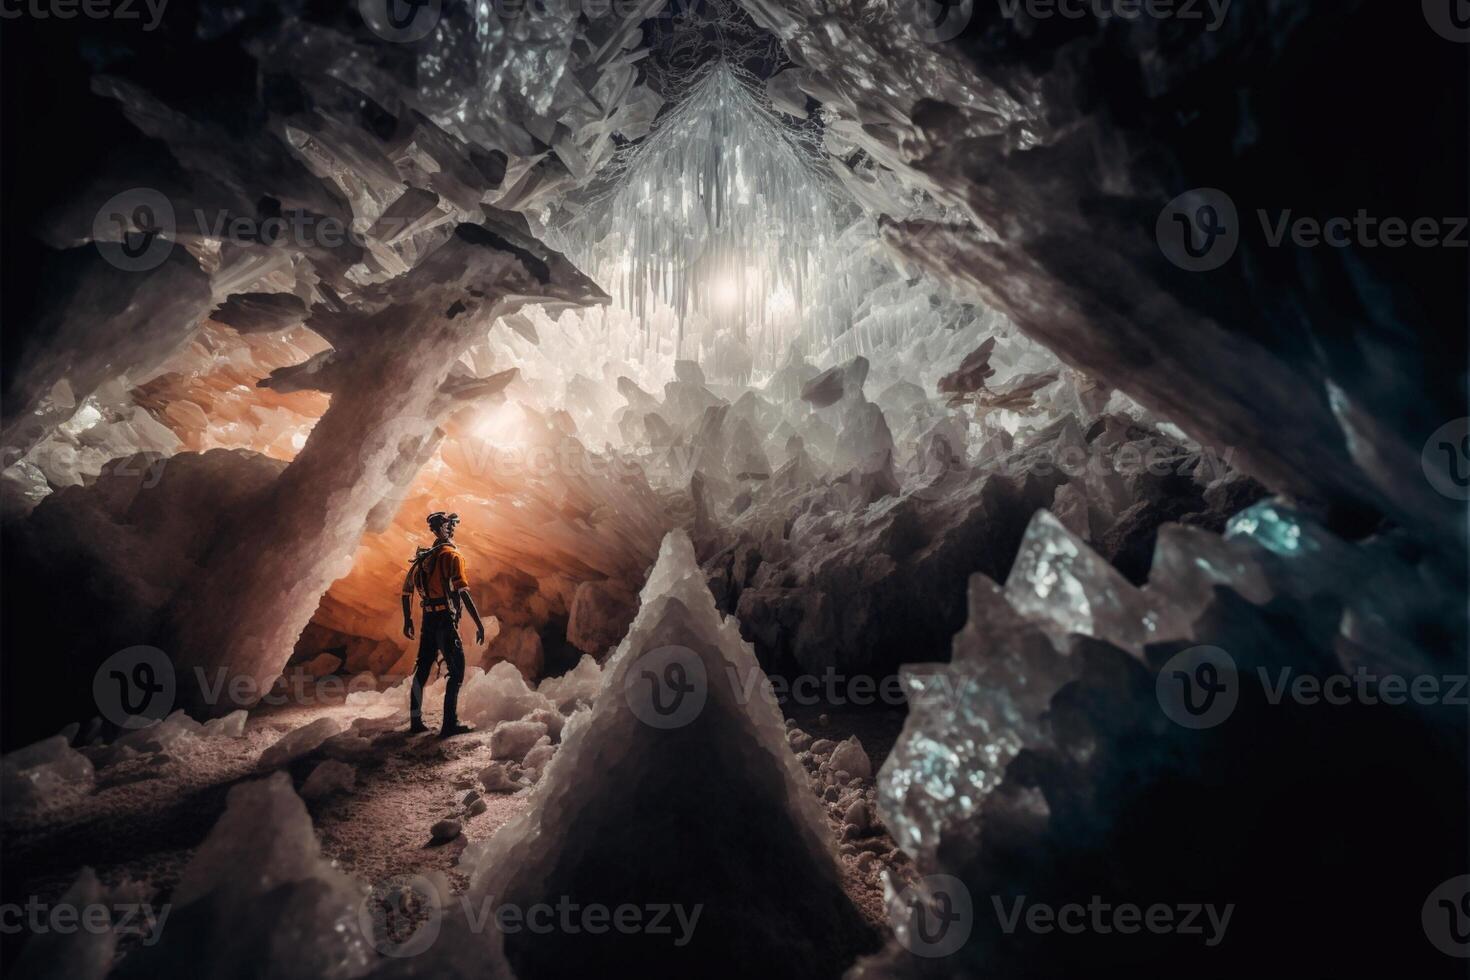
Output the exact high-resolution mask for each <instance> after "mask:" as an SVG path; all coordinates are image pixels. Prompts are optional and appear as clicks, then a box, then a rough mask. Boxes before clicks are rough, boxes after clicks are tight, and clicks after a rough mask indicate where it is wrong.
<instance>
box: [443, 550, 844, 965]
mask: <svg viewBox="0 0 1470 980" xmlns="http://www.w3.org/2000/svg"><path fill="white" fill-rule="evenodd" d="M659 678H666V679H669V680H670V687H669V688H668V689H664V690H660V689H658V685H659V684H660V683H662V682H661V681H660V680H659ZM670 697H672V698H673V699H674V700H673V701H669V700H668V698H670ZM663 712H666V713H663ZM564 739H565V741H564V744H563V746H562V748H561V750H560V751H559V752H558V753H557V755H556V758H555V759H554V761H553V762H552V763H551V765H550V767H549V768H548V769H547V770H546V772H545V775H544V776H543V778H542V781H541V783H540V784H539V785H538V787H537V789H536V791H535V793H534V794H533V796H532V798H531V804H530V806H529V807H528V809H527V810H526V811H525V812H524V813H522V814H521V815H519V816H517V817H516V818H515V819H514V820H513V821H512V822H511V823H510V824H507V825H506V826H505V827H504V828H503V829H502V830H501V831H500V832H499V833H498V834H497V835H496V836H495V837H494V838H493V839H492V840H491V841H490V842H489V844H488V846H486V847H485V848H484V850H483V853H482V854H479V855H477V857H476V864H477V867H476V869H475V871H474V877H473V880H472V884H471V888H470V894H471V897H472V898H480V897H484V896H494V898H495V900H496V902H497V903H502V902H503V903H513V904H515V905H517V906H520V907H522V908H529V907H531V906H532V905H534V904H536V903H540V902H546V903H550V904H553V905H555V904H556V902H557V901H558V899H559V898H560V899H561V900H562V901H571V902H573V903H577V904H578V905H580V906H584V907H585V906H587V905H589V904H591V903H602V904H605V905H606V906H607V907H608V908H616V907H618V906H620V905H623V904H633V905H640V904H641V905H643V906H645V907H646V906H647V905H650V904H653V903H663V904H665V905H670V904H676V905H680V906H682V907H683V909H684V911H685V913H686V914H687V915H694V914H697V915H698V921H697V924H696V925H695V926H694V928H693V929H692V931H691V932H690V934H689V937H688V940H687V942H685V943H683V944H682V945H680V944H678V943H676V942H675V941H674V940H675V938H678V937H677V936H676V935H657V934H650V933H648V932H646V931H644V932H630V931H628V930H617V929H614V930H610V931H609V932H608V933H606V934H604V935H589V934H588V933H587V932H585V931H579V932H576V933H572V932H563V931H561V930H559V929H554V930H553V931H552V932H551V933H550V934H545V935H537V934H533V933H531V932H518V933H515V934H508V935H506V936H505V937H504V950H505V955H506V957H507V959H508V960H509V961H510V963H511V965H512V966H513V967H514V969H515V971H516V975H517V976H519V977H521V978H523V980H532V978H536V977H545V976H565V975H566V974H567V973H568V972H581V971H583V970H587V971H596V972H612V973H617V974H626V975H632V974H633V973H637V972H649V973H654V974H658V975H668V976H672V975H676V974H683V973H686V972H688V973H698V974H705V973H707V972H709V971H710V970H711V969H713V970H715V971H716V972H719V967H718V966H717V964H728V963H735V962H738V963H740V964H741V970H742V972H745V971H755V972H758V973H761V974H763V975H771V976H789V977H799V976H807V977H811V976H836V975H838V974H839V973H840V971H841V970H842V968H843V966H844V965H845V964H846V963H847V962H848V961H849V960H850V958H851V957H852V955H853V954H854V953H856V952H858V951H859V950H860V949H862V948H863V947H865V946H868V945H869V944H870V943H871V941H872V937H871V935H870V934H869V933H868V932H867V929H866V927H865V926H863V924H862V923H861V920H860V919H859V917H858V915H857V913H856V911H855V910H854V909H853V907H852V905H851V903H850V901H849V899H848V898H847V896H846V895H845V894H844V893H843V890H842V885H841V883H840V880H839V878H838V872H837V868H836V864H835V856H834V853H833V850H832V846H833V845H832V842H831V839H830V837H829V836H828V831H827V828H826V825H825V821H824V818H823V816H822V813H821V810H820V808H819V806H818V804H817V800H816V798H815V797H814V796H813V794H812V792H811V790H810V788H809V787H808V785H807V779H806V776H805V774H804V773H803V771H802V769H801V767H800V765H799V764H798V763H797V761H796V757H795V756H794V755H793V754H792V752H791V750H790V748H789V747H788V746H787V744H786V738H785V728H784V723H783V721H782V717H781V713H780V711H779V709H778V708H777V706H776V702H775V698H774V696H773V694H772V692H771V689H770V686H769V684H768V683H767V682H766V679H765V674H764V673H763V672H762V671H761V669H760V666H759V664H758V663H757V662H756V660H755V656H754V654H753V651H752V650H751V647H750V645H749V644H748V643H745V642H744V641H742V640H741V639H740V633H739V628H738V624H736V623H735V621H734V620H732V619H728V618H725V617H722V616H721V615H720V614H719V613H718V611H717V610H716V609H715V605H714V600H713V598H712V597H711V595H710V592H709V589H708V588H707V586H706V585H705V581H704V575H703V573H702V572H701V571H700V568H699V566H698V564H697V563H696V562H695V558H694V549H693V545H692V544H691V542H690V540H689V538H688V536H687V535H685V534H684V533H683V532H679V531H676V532H673V533H671V534H669V535H668V537H666V538H665V539H664V542H663V546H662V548H661V549H660V552H659V560H658V563H657V565H655V567H654V570H653V572H652V573H651V574H650V576H649V579H648V583H647V584H646V585H645V587H644V589H643V594H642V606H641V608H640V610H639V612H638V616H637V618H636V619H635V620H634V622H633V625H632V627H631V628H630V629H629V631H628V635H627V637H626V638H625V639H624V640H623V642H622V643H621V644H620V645H619V647H618V649H617V651H616V652H615V653H614V654H613V657H612V659H611V660H610V661H609V664H608V669H607V671H606V673H605V679H604V682H603V686H602V690H601V693H600V694H599V696H598V698H597V700H596V702H595V703H594V705H593V707H592V710H591V713H590V716H589V717H587V718H586V719H585V720H584V721H582V722H580V723H578V724H569V725H568V726H567V729H566V731H565V732H564ZM753 855H760V858H759V860H752V856H753ZM696 909H698V910H699V911H698V912H697V913H696V912H695V910H696ZM798 923H799V924H800V928H794V924H798ZM675 932H676V933H677V932H678V930H677V929H676V930H675Z"/></svg>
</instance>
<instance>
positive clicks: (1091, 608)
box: [1005, 510, 1160, 656]
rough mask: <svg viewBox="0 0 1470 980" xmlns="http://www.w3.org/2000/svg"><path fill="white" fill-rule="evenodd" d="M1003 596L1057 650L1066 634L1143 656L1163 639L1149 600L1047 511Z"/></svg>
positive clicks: (1031, 529)
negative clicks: (1035, 624) (1147, 648)
mask: <svg viewBox="0 0 1470 980" xmlns="http://www.w3.org/2000/svg"><path fill="white" fill-rule="evenodd" d="M1005 594H1006V598H1007V599H1008V600H1010V603H1011V605H1012V606H1013V607H1015V609H1016V611H1017V612H1020V613H1021V614H1022V615H1024V616H1026V617H1028V618H1030V619H1032V620H1033V621H1035V622H1036V623H1037V624H1038V625H1039V626H1040V627H1041V628H1042V629H1043V630H1044V631H1045V632H1046V633H1047V634H1048V635H1049V636H1050V637H1051V638H1052V640H1053V642H1055V643H1056V644H1057V645H1058V647H1059V648H1063V647H1064V645H1065V643H1066V636H1067V634H1068V633H1082V634H1085V635H1087V636H1092V637H1096V638H1097V639H1099V640H1106V641H1107V642H1109V643H1113V644H1116V645H1117V646H1120V647H1122V648H1123V649H1125V650H1128V651H1129V652H1130V653H1133V654H1135V655H1137V656H1142V655H1143V647H1144V645H1145V644H1148V643H1152V642H1154V641H1155V640H1157V639H1158V638H1159V622H1160V614H1159V613H1158V612H1157V611H1156V610H1155V609H1154V608H1153V606H1152V605H1151V603H1150V602H1149V598H1148V597H1147V596H1145V595H1144V593H1143V592H1142V591H1140V590H1139V589H1138V588H1136V587H1135V586H1134V585H1133V584H1132V583H1131V582H1129V581H1128V580H1127V579H1125V578H1124V577H1123V576H1122V575H1121V574H1120V573H1119V572H1118V570H1117V569H1115V568H1113V566H1111V565H1109V564H1108V563H1107V561H1105V560H1104V559H1103V558H1102V557H1101V556H1100V555H1098V554H1097V553H1096V552H1094V551H1093V550H1092V549H1091V548H1089V547H1088V546H1087V544H1086V543H1085V542H1083V541H1082V539H1080V538H1078V537H1077V536H1076V535H1075V534H1073V533H1072V532H1071V531H1069V530H1067V528H1066V527H1064V526H1063V525H1062V523H1061V521H1059V520H1057V519H1056V517H1055V516H1054V515H1053V514H1052V513H1051V512H1050V511H1048V510H1039V511H1037V512H1036V514H1035V516H1034V517H1032V518H1031V523H1030V524H1029V525H1027V527H1026V534H1025V537H1023V538H1022V540H1021V550H1020V553H1019V554H1018V555H1017V556H1016V562H1015V564H1014V565H1012V566H1011V573H1010V575H1009V577H1007V578H1006V587H1005Z"/></svg>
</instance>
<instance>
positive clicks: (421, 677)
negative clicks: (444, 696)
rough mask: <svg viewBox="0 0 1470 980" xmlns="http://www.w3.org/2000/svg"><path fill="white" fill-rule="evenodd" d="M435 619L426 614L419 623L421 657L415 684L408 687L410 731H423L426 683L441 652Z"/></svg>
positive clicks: (416, 666)
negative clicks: (436, 657)
mask: <svg viewBox="0 0 1470 980" xmlns="http://www.w3.org/2000/svg"><path fill="white" fill-rule="evenodd" d="M433 626H434V624H433V620H432V619H431V618H430V617H429V616H425V617H424V619H423V622H422V623H420V624H419V658H418V661H417V662H416V663H415V664H414V666H413V684H412V686H410V687H409V689H408V718H409V724H408V728H409V731H414V732H422V731H425V730H426V726H425V725H424V685H425V684H427V683H428V682H429V673H430V672H431V671H432V670H433V669H434V658H435V656H437V655H438V653H439V638H438V636H436V635H435V633H436V630H435V629H434V628H433Z"/></svg>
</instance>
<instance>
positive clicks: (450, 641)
mask: <svg viewBox="0 0 1470 980" xmlns="http://www.w3.org/2000/svg"><path fill="white" fill-rule="evenodd" d="M445 634H446V635H445V637H444V642H443V650H444V673H445V676H446V677H447V678H448V680H447V681H446V683H445V685H444V728H443V731H444V732H445V734H453V733H454V731H455V729H459V728H461V727H462V726H461V725H460V724H459V685H460V684H461V683H462V682H463V681H464V645H463V644H461V643H460V641H459V629H458V627H457V626H456V625H455V623H454V619H453V618H452V617H450V618H449V620H448V622H447V623H446V624H445Z"/></svg>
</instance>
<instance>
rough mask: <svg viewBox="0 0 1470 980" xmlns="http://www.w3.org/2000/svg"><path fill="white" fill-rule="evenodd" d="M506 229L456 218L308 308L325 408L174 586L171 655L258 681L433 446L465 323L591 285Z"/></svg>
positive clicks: (267, 679) (280, 662)
mask: <svg viewBox="0 0 1470 980" xmlns="http://www.w3.org/2000/svg"><path fill="white" fill-rule="evenodd" d="M516 240H517V235H516V231H515V230H514V228H513V227H507V226H506V225H505V224H502V223H498V222H497V223H493V224H491V225H487V226H479V225H464V226H460V228H459V229H458V230H457V231H456V232H455V234H454V236H453V237H452V238H451V239H450V240H449V241H448V242H446V243H445V244H444V245H443V246H441V247H440V248H439V249H438V250H437V251H436V252H434V253H433V254H432V255H431V256H430V257H429V258H428V259H426V260H425V261H424V262H423V263H421V264H420V265H419V266H418V267H417V268H416V269H415V270H414V271H413V272H412V273H410V274H409V275H407V276H406V277H404V278H403V279H402V280H392V281H390V282H389V283H388V284H387V285H385V286H383V287H376V288H373V289H369V290H366V291H365V300H366V301H365V303H364V306H365V308H363V309H357V310H344V309H332V308H326V307H320V308H318V309H316V310H315V311H314V312H313V316H312V320H311V321H310V324H311V325H312V327H313V329H316V330H317V331H318V332H320V333H322V334H324V335H325V336H326V337H327V338H328V339H329V340H330V341H332V343H333V344H334V349H333V352H332V353H333V354H334V355H336V356H335V357H334V358H333V360H332V361H331V367H330V369H328V370H326V371H324V372H322V376H321V377H318V378H317V379H316V380H315V381H314V385H315V386H316V387H320V388H324V389H326V390H329V391H331V392H332V394H333V398H332V405H331V408H330V409H328V411H327V413H326V414H325V415H323V416H322V418H321V419H320V420H319V421H318V422H317V424H316V426H315V427H314V428H313V429H312V431H311V436H310V437H309V438H308V439H307V441H306V445H305V446H303V447H302V450H301V452H300V453H299V454H298V455H297V456H296V458H295V459H294V460H292V462H291V464H290V465H289V466H288V467H287V468H286V470H285V471H284V472H283V473H282V474H281V476H280V478H279V479H278V480H277V481H276V483H275V484H274V485H273V486H272V488H271V491H270V493H269V494H268V495H267V497H266V499H265V500H263V501H261V502H260V504H259V506H258V509H256V510H255V511H254V512H253V513H250V514H241V515H238V524H236V525H235V526H234V527H233V528H232V529H227V530H226V531H225V532H224V533H222V534H221V536H220V538H219V539H218V540H217V541H216V542H215V543H214V544H213V546H212V547H211V549H210V551H209V553H208V555H207V556H206V558H205V561H204V563H203V564H204V574H203V576H202V578H201V580H200V581H199V582H198V583H197V585H196V587H195V588H193V589H191V590H189V591H187V592H185V593H183V594H182V595H181V596H180V597H179V598H178V599H177V600H176V603H175V607H174V612H173V613H172V621H173V623H174V625H175V629H176V636H177V647H176V649H177V653H176V654H175V660H176V662H177V663H179V664H181V665H184V666H189V667H193V666H203V667H216V666H225V667H228V668H229V669H230V670H231V671H233V672H235V673H236V674H241V675H244V676H247V677H250V678H253V679H254V681H255V683H256V685H257V690H258V691H260V692H262V693H263V692H264V691H266V690H268V689H269V686H270V683H271V681H272V680H273V679H274V678H275V677H276V675H277V674H278V673H279V672H280V670H281V668H282V667H283V666H284V665H285V662H286V659H287V658H288V657H289V656H290V651H291V649H292V647H293V646H294V644H295V641H296V638H297V637H298V636H299V635H300V633H301V631H302V629H304V628H305V626H306V624H307V623H308V622H309V621H310V619H311V615H312V612H313V611H314V610H315V609H316V606H317V602H318V600H319V599H320V597H321V595H322V593H324V592H325V591H326V589H327V586H328V585H330V584H331V583H332V581H333V580H334V579H336V578H339V577H340V576H341V575H342V573H344V572H345V571H346V570H347V569H348V568H349V567H350V564H349V562H350V558H349V552H348V549H349V548H351V547H352V545H353V544H355V543H356V542H357V541H358V540H360V539H361V537H362V535H363V533H364V532H365V531H366V530H367V529H368V527H369V524H370V521H371V520H372V518H373V515H374V512H375V511H378V512H379V513H381V512H382V511H381V508H380V505H381V504H383V502H384V501H385V499H386V500H387V501H388V503H389V504H391V505H392V509H391V510H388V511H387V512H386V516H384V517H382V518H381V519H382V522H383V523H384V524H386V523H387V521H388V519H391V516H392V515H393V514H394V513H396V511H397V504H398V502H399V499H400V498H401V496H402V491H403V490H404V489H406V487H407V485H408V484H409V483H410V481H411V480H412V478H413V477H414V475H416V473H417V472H418V469H419V467H420V466H421V465H422V464H423V463H424V462H425V461H427V460H428V458H429V457H430V455H431V454H432V452H433V450H434V448H435V446H436V444H437V441H438V439H439V438H440V437H441V436H442V430H439V429H438V423H439V422H440V421H441V420H442V419H443V418H444V417H445V416H446V415H448V414H449V412H450V410H451V409H452V408H454V407H457V405H458V404H460V403H461V398H460V395H461V394H462V393H461V392H460V391H459V390H458V389H456V388H454V387H453V386H452V385H449V384H446V382H449V381H451V380H452V379H450V378H449V375H450V371H451V368H453V367H454V365H455V363H456V362H457V361H458V359H459V357H460V356H461V355H462V354H463V353H464V351H465V349H466V348H467V347H468V346H469V345H470V344H471V343H472V342H473V340H474V339H475V337H476V336H477V335H478V334H480V333H482V332H483V331H484V330H485V329H486V328H487V327H488V325H489V323H491V322H493V321H494V319H495V318H496V317H498V316H502V315H505V314H508V313H514V312H515V311H517V310H518V309H519V308H520V307H522V306H524V305H526V304H527V303H531V302H537V301H540V302H548V303H566V304H571V305H578V304H587V303H592V302H596V301H597V300H599V299H600V298H601V296H600V293H599V292H598V290H597V289H596V287H595V286H593V285H592V284H591V283H590V282H588V281H587V280H586V279H585V278H584V277H583V276H581V275H580V274H579V273H578V272H577V271H576V270H575V269H573V268H571V266H570V265H569V264H568V263H566V262H565V260H563V259H562V258H561V257H560V256H557V255H555V254H554V253H550V254H547V253H545V252H544V251H543V253H542V255H540V256H538V255H536V254H534V252H532V251H528V250H527V248H526V247H525V246H524V245H521V244H516ZM407 337H412V338H413V340H414V342H415V344H417V345H419V346H418V352H417V354H416V355H415V356H414V357H409V358H405V357H404V356H403V354H402V345H403V343H404V340H405V338H407ZM291 370H294V369H285V371H291ZM283 373H284V372H277V373H276V374H275V375H273V376H272V377H273V378H275V377H279V376H281V374H283ZM268 380H269V379H268ZM507 380H509V379H508V378H504V377H502V378H501V379H500V382H499V384H500V386H501V387H503V385H504V383H505V382H506V381H507ZM441 386H442V387H443V389H444V390H441ZM467 390H468V392H469V393H470V394H471V395H473V394H477V393H478V392H477V390H476V386H475V385H470V386H468V389H467ZM214 707H216V708H217V707H219V706H218V705H216V706H214Z"/></svg>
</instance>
